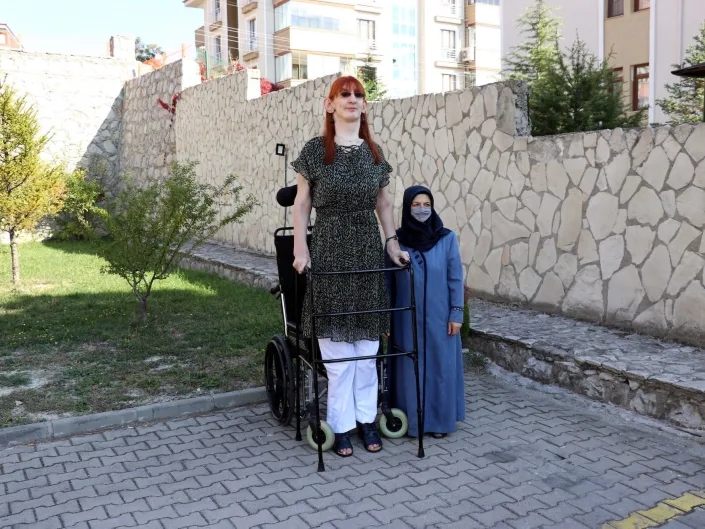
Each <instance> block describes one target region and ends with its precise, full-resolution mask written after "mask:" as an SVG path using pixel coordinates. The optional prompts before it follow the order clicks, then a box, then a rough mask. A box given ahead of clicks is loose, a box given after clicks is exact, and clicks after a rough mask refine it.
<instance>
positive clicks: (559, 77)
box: [530, 38, 643, 136]
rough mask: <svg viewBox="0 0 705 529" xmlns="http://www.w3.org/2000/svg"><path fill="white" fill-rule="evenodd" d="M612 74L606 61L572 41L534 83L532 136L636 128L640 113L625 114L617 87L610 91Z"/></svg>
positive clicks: (626, 108) (626, 106)
mask: <svg viewBox="0 0 705 529" xmlns="http://www.w3.org/2000/svg"><path fill="white" fill-rule="evenodd" d="M556 46H557V44H556ZM613 75H614V74H613V71H612V68H610V66H609V64H608V62H607V60H604V61H600V60H598V59H597V57H596V56H595V55H594V54H592V53H590V52H589V51H588V49H587V46H586V45H585V43H584V42H583V41H581V40H580V39H579V38H576V40H575V42H574V43H573V46H572V48H571V49H570V52H569V53H568V54H567V55H565V54H563V53H560V54H559V55H558V64H557V66H556V67H554V68H551V69H549V70H548V71H546V72H545V73H544V74H543V75H542V76H541V77H539V78H538V79H537V80H536V81H535V82H534V88H533V91H534V95H533V98H532V101H533V106H532V108H531V109H530V111H531V128H532V133H533V134H534V135H536V136H541V135H545V134H564V133H570V132H580V131H585V130H597V129H613V128H617V127H636V126H638V125H639V124H640V123H641V121H642V119H643V111H642V112H638V113H635V114H631V115H630V114H629V113H628V110H629V107H628V105H627V104H626V102H625V100H624V96H623V93H622V89H621V86H620V87H619V88H617V89H613V87H614V78H613Z"/></svg>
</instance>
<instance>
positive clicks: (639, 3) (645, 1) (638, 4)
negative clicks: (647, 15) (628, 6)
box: [634, 0, 651, 12]
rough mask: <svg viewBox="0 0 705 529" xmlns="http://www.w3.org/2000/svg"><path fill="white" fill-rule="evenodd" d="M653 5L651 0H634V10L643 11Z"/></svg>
mask: <svg viewBox="0 0 705 529" xmlns="http://www.w3.org/2000/svg"><path fill="white" fill-rule="evenodd" d="M650 7H651V0H634V11H635V12H636V11H643V10H644V9H649V8H650Z"/></svg>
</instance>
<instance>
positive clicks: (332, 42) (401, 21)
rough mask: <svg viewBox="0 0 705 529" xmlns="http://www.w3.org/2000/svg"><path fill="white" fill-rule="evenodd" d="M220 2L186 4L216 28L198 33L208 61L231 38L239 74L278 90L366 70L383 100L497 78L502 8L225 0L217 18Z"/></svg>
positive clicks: (455, 1)
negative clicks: (252, 73) (254, 73)
mask: <svg viewBox="0 0 705 529" xmlns="http://www.w3.org/2000/svg"><path fill="white" fill-rule="evenodd" d="M221 2H222V3H223V4H225V2H226V0H184V4H185V5H187V6H188V7H201V8H203V9H204V16H205V17H206V20H208V18H209V16H210V17H211V19H212V20H221V21H222V22H221V23H222V26H218V27H212V25H209V24H208V23H206V24H205V25H204V27H203V28H199V30H197V32H198V31H200V32H201V34H202V35H203V36H202V37H201V41H202V42H204V43H205V46H206V48H207V49H208V53H209V54H210V55H217V50H218V49H221V54H222V50H223V49H224V48H223V42H224V41H223V40H222V39H223V38H225V35H226V34H227V35H235V42H233V40H228V46H230V48H229V50H230V55H231V56H233V51H235V50H237V51H238V53H237V54H236V55H234V56H236V57H238V58H239V60H240V62H241V63H243V64H244V65H245V66H246V67H248V68H258V69H259V70H260V71H261V73H262V76H263V77H265V78H267V79H271V80H273V81H275V82H276V83H278V84H280V85H282V86H285V87H286V86H295V85H297V84H300V83H302V82H304V81H306V80H307V79H315V78H317V77H320V76H323V75H328V74H333V73H336V72H339V71H342V72H346V73H352V74H355V73H356V72H357V70H358V68H359V67H360V66H361V65H363V64H364V63H367V62H369V63H370V64H371V65H372V67H373V68H374V69H375V73H376V75H377V76H378V77H379V78H380V79H381V80H382V81H383V82H384V84H385V86H386V87H387V92H388V96H390V97H405V96H409V95H415V94H419V93H429V92H441V91H449V90H456V89H460V88H464V87H466V86H475V85H481V84H486V83H488V82H494V81H495V80H496V79H497V78H498V75H499V71H500V63H501V55H500V10H499V3H500V0H356V1H355V0H228V2H230V3H229V4H227V5H228V11H227V14H226V15H224V14H223V12H222V9H221V11H220V13H221V14H220V19H217V17H216V18H214V13H215V12H216V6H219V5H221ZM233 8H235V9H236V12H235V13H231V9H233ZM223 28H225V29H223ZM219 36H220V37H221V40H220V41H218V40H217V39H218V37H219ZM196 38H197V39H198V38H199V37H198V34H197V37H196Z"/></svg>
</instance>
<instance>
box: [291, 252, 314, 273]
mask: <svg viewBox="0 0 705 529" xmlns="http://www.w3.org/2000/svg"><path fill="white" fill-rule="evenodd" d="M307 268H311V256H310V255H309V253H308V252H306V253H305V254H302V255H298V256H297V255H295V256H294V269H295V270H296V271H297V272H298V273H299V274H303V273H304V272H305V271H306V269H307Z"/></svg>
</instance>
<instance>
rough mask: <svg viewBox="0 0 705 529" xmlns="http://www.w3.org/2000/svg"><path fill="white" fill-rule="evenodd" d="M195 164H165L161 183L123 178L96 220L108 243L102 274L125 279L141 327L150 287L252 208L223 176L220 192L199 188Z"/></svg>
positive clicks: (103, 247) (104, 248) (251, 202)
mask: <svg viewBox="0 0 705 529" xmlns="http://www.w3.org/2000/svg"><path fill="white" fill-rule="evenodd" d="M195 165H196V164H195V163H187V164H178V163H173V164H172V165H171V175H170V176H169V177H168V178H166V179H165V180H163V181H158V182H153V183H150V184H148V185H146V186H144V187H139V186H137V185H136V184H135V182H134V181H133V180H131V179H129V178H127V180H126V182H125V188H124V189H123V191H122V192H121V193H119V194H118V196H117V197H116V199H115V200H113V201H110V202H109V204H108V207H107V211H105V213H104V214H103V215H102V218H103V222H104V224H105V227H106V229H107V231H108V233H109V234H110V240H109V241H108V242H106V243H104V244H102V245H101V246H100V252H101V254H102V256H103V257H104V258H105V260H106V261H107V262H108V264H107V265H106V266H105V267H104V268H103V270H102V271H103V272H104V273H109V274H115V275H118V276H120V277H122V278H123V279H125V280H126V281H127V282H128V283H129V285H130V287H131V288H132V292H133V293H134V295H135V297H136V298H137V300H138V301H139V304H140V310H141V316H142V321H143V322H147V298H148V297H149V295H150V293H151V292H152V287H153V285H154V282H155V281H157V280H162V279H166V278H167V277H169V275H170V274H171V273H172V272H173V271H174V269H175V268H176V267H177V266H178V264H179V262H180V260H181V258H182V257H183V256H184V255H190V254H191V253H192V252H193V250H195V249H196V248H198V247H199V246H200V245H201V244H203V243H204V242H205V241H206V240H207V239H208V238H210V237H212V236H213V235H214V234H215V233H216V232H217V231H218V230H220V229H221V228H223V227H224V226H226V225H228V224H231V223H237V222H240V221H241V218H242V217H243V216H244V215H245V214H246V213H248V212H250V211H251V210H252V208H253V207H254V206H255V205H256V204H257V202H256V201H255V199H254V198H253V197H252V196H251V195H249V196H247V197H245V199H244V200H240V193H241V192H242V186H239V185H237V184H236V182H237V178H236V177H235V176H233V175H230V176H228V177H227V178H226V179H225V182H224V183H223V185H222V186H220V187H215V186H211V185H207V184H200V183H198V181H197V179H196V172H195V169H194V167H195Z"/></svg>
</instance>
